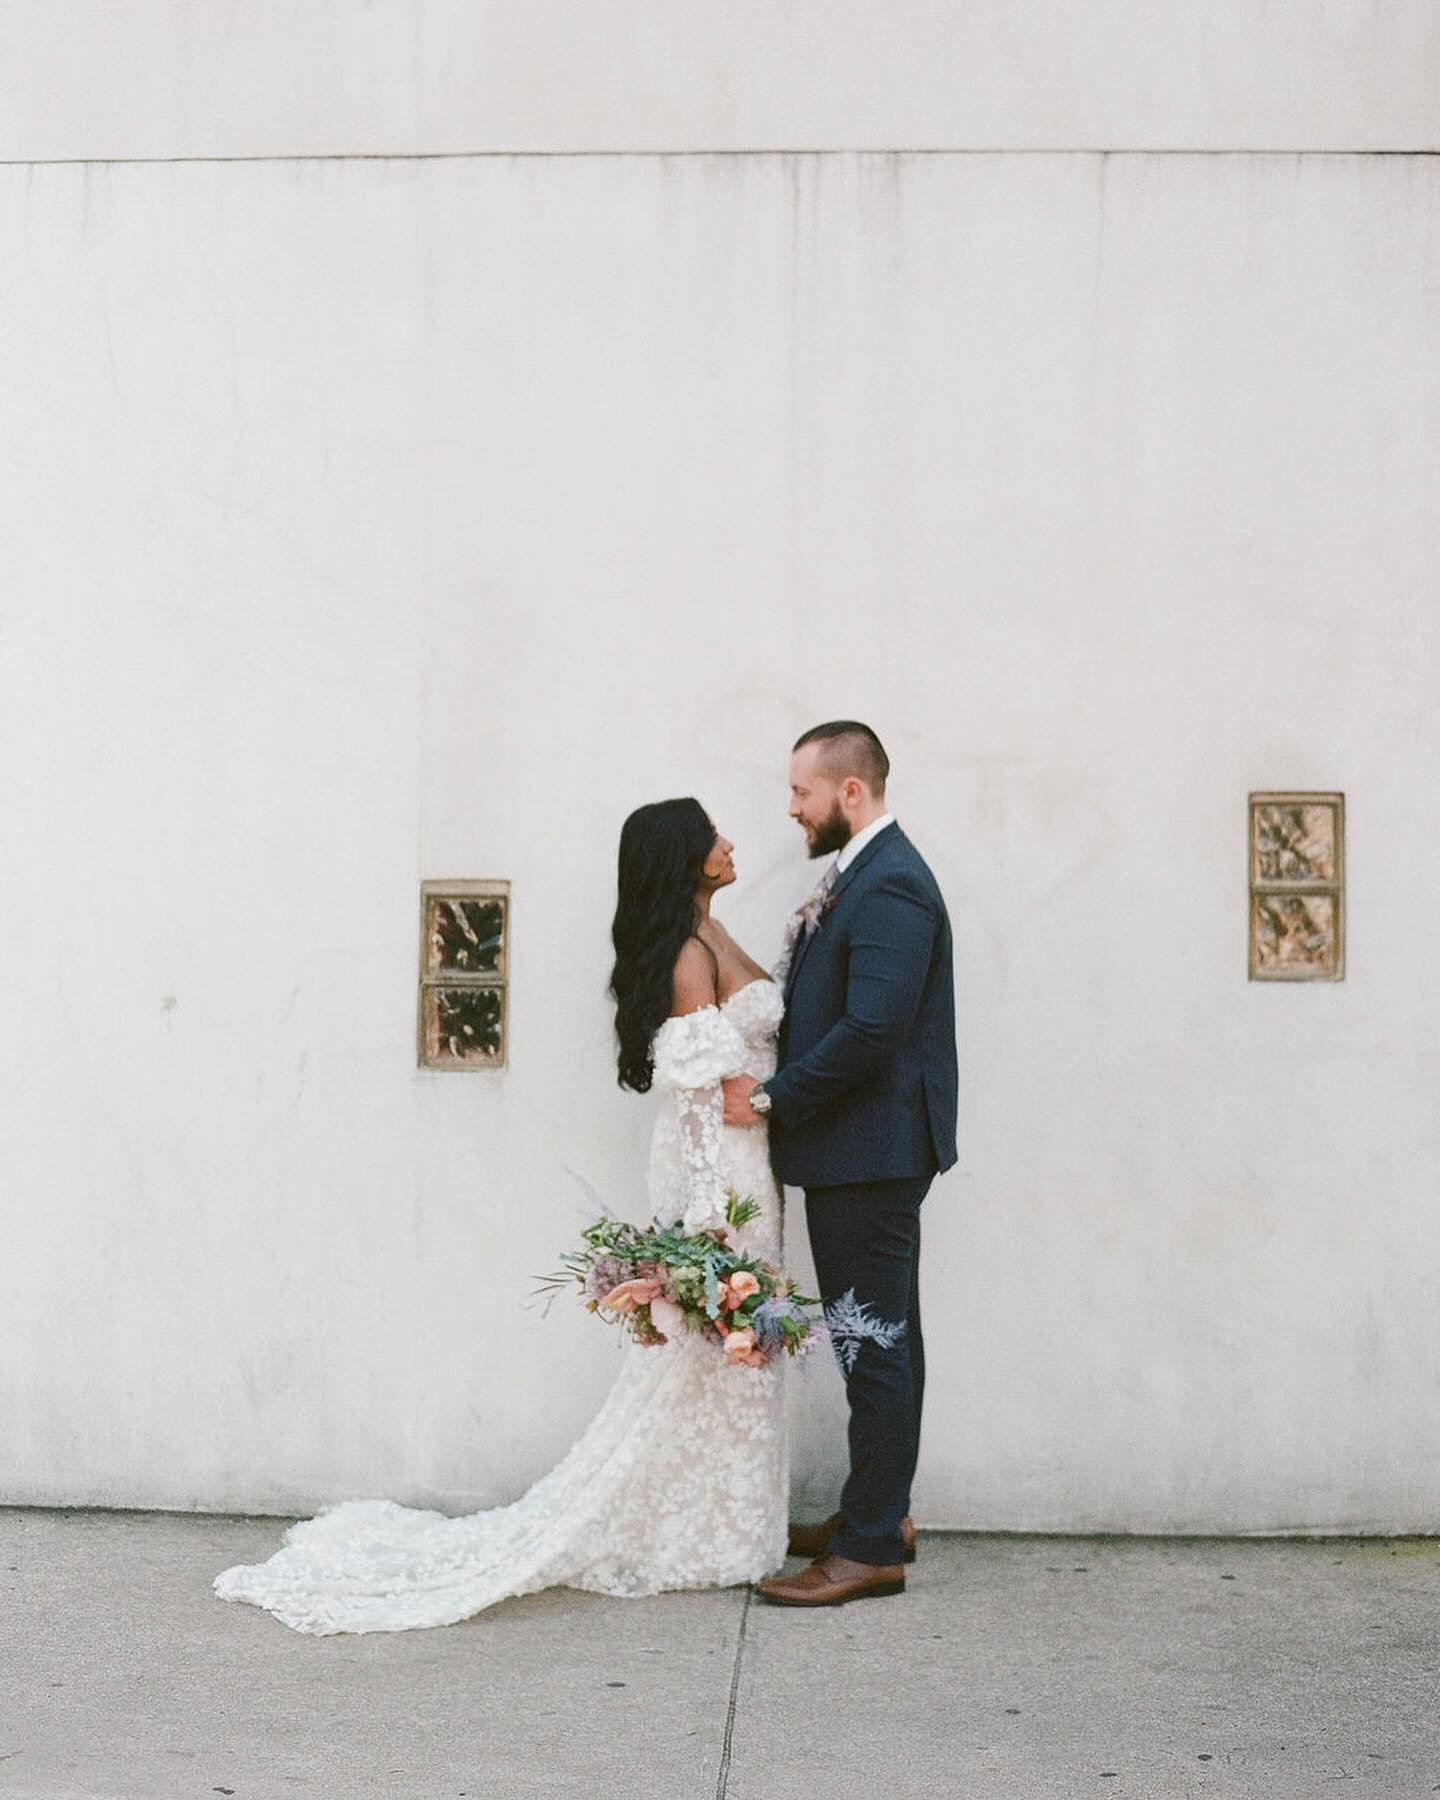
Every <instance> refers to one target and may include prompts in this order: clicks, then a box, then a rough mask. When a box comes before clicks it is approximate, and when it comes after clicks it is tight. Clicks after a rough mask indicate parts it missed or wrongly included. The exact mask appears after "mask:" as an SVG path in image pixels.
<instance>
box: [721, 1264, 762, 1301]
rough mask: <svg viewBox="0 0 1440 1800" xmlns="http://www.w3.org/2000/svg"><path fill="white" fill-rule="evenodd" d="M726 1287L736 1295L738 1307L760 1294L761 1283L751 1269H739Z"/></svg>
mask: <svg viewBox="0 0 1440 1800" xmlns="http://www.w3.org/2000/svg"><path fill="white" fill-rule="evenodd" d="M725 1285H726V1287H728V1288H729V1290H730V1292H731V1293H732V1294H734V1296H735V1305H736V1306H740V1305H742V1304H743V1303H744V1302H745V1301H746V1300H748V1299H749V1298H750V1296H751V1295H752V1294H758V1293H759V1292H760V1282H759V1280H758V1279H757V1277H756V1276H754V1275H752V1274H751V1272H750V1270H749V1269H737V1270H736V1271H735V1273H734V1274H733V1275H732V1276H731V1277H730V1279H729V1280H728V1281H727V1282H726V1283H725Z"/></svg>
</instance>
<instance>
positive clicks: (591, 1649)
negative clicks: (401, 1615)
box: [0, 1510, 1440, 1800]
mask: <svg viewBox="0 0 1440 1800" xmlns="http://www.w3.org/2000/svg"><path fill="white" fill-rule="evenodd" d="M280 1530H281V1522H279V1521H276V1520H274V1519H237V1518H215V1517H191V1516H183V1515H173V1514H136V1513H87V1512H81V1513H64V1512H40V1511H21V1510H10V1511H3V1510H0V1582H3V1584H4V1586H3V1590H0V1591H3V1595H4V1608H3V1619H0V1674H3V1687H0V1709H3V1710H0V1800H11V1797H12V1796H13V1797H19V1796H23V1797H24V1800H209V1797H210V1796H213V1795H216V1794H220V1795H233V1796H235V1800H286V1797H289V1796H295V1797H301V1796H304V1795H306V1794H317V1795H318V1794H323V1795H325V1796H326V1797H327V1800H352V1797H354V1800H362V1797H364V1800H368V1797H370V1796H385V1797H386V1800H389V1797H391V1796H394V1797H395V1800H402V1797H403V1800H481V1797H484V1800H511V1797H512V1796H514V1797H516V1800H518V1797H520V1796H527V1797H528V1796H545V1797H546V1800H549V1797H550V1796H564V1795H582V1794H583V1795H595V1794H603V1795H608V1794H632V1793H640V1794H643V1795H645V1796H646V1800H671V1797H674V1800H717V1797H718V1800H782V1797H783V1800H810V1797H811V1796H824V1797H825V1800H921V1797H922V1796H923V1797H924V1800H931V1797H933V1796H952V1795H953V1796H959V1797H963V1800H1030V1797H1031V1796H1035V1797H1036V1800H1039V1797H1041V1796H1044V1797H1045V1800H1050V1797H1051V1796H1054V1797H1055V1800H1070V1797H1071V1796H1077V1795H1079V1796H1084V1795H1092V1794H1093V1795H1099V1796H1107V1795H1108V1796H1112V1797H1113V1796H1124V1795H1130V1796H1137V1795H1141V1796H1163V1797H1166V1800H1168V1797H1170V1796H1174V1797H1176V1800H1180V1797H1183V1796H1190V1795H1216V1796H1239V1795H1245V1796H1259V1795H1264V1796H1283V1797H1284V1800H1291V1797H1293V1800H1317V1797H1323V1796H1326V1795H1330V1794H1355V1795H1395V1796H1407V1797H1408V1796H1419V1795H1425V1794H1434V1793H1440V1726H1437V1705H1436V1702H1437V1680H1436V1677H1437V1668H1440V1544H1437V1543H1436V1542H1435V1541H1433V1540H1428V1539H1427V1540H1423V1541H1415V1540H1403V1541H1396V1542H1386V1541H1371V1540H1365V1541H1359V1540H1353V1539H1347V1540H1340V1541H1335V1540H1330V1541H1324V1542H1310V1543H1298V1542H1288V1541H1287V1542H1277V1541H1255V1540H1247V1541H1238V1542H1237V1541H1224V1542H1222V1541H1210V1540H1152V1539H1128V1538H1105V1539H1093V1538H1092V1539H1081V1538H1020V1537H971V1536H956V1535H944V1536H942V1535H935V1534H926V1535H924V1536H922V1539H921V1545H920V1560H919V1563H918V1565H917V1566H916V1568H915V1569H913V1570H912V1571H911V1579H910V1590H909V1592H908V1593H907V1594H906V1595H905V1596H904V1597H903V1598H899V1599H893V1600H884V1601H870V1602H865V1603H863V1604H856V1605H853V1606H850V1607H846V1608H842V1609H840V1610H838V1611H834V1612H815V1613H807V1612H796V1611H789V1610H781V1609H778V1608H772V1607H766V1606H762V1605H760V1604H755V1603H751V1602H750V1600H749V1598H748V1596H747V1595H746V1594H745V1593H744V1592H742V1591H740V1590H728V1591H725V1592H721V1593H708V1594H677V1595H667V1596H663V1597H661V1598H658V1599H655V1600H635V1601H615V1600H604V1599H600V1598H597V1597H595V1596H593V1595H588V1594H578V1593H570V1592H565V1591H556V1592H550V1593H546V1594H539V1595H535V1596H533V1597H531V1598H529V1599H525V1600H515V1601H509V1602H507V1603H506V1604H504V1605H503V1606H499V1607H496V1608H494V1609H493V1610H492V1611H491V1612H488V1613H485V1614H482V1615H481V1616H480V1617H479V1618H477V1619H474V1620H471V1621H469V1622H467V1623H466V1624H463V1625H456V1626H451V1627H448V1628H446V1629H444V1630H439V1631H421V1632H408V1633H403V1634H400V1635H394V1636H392V1635H385V1636H371V1637H333V1638H307V1637H300V1636H297V1635H296V1634H294V1633H292V1632H290V1631H287V1630H286V1629H285V1628H284V1627H283V1626H280V1625H277V1624H276V1623H275V1622H274V1621H273V1620H272V1619H270V1618H269V1617H268V1616H267V1615H266V1614H264V1613H260V1612H256V1611H254V1610H252V1609H251V1608H249V1607H240V1606H230V1605H225V1604H223V1603H222V1602H220V1601H218V1600H216V1599H214V1598H213V1596H212V1595H211V1593H210V1589H209V1583H210V1578H211V1576H212V1575H213V1574H214V1573H215V1571H216V1570H218V1569H221V1568H224V1567H225V1566H226V1565H227V1564H229V1563H234V1562H245V1561H254V1560H256V1559H258V1558H260V1557H263V1556H264V1555H266V1554H268V1552H269V1551H270V1550H271V1549H273V1548H274V1546H275V1544H276V1543H277V1541H278V1538H279V1534H280Z"/></svg>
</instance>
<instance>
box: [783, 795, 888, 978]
mask: <svg viewBox="0 0 1440 1800" xmlns="http://www.w3.org/2000/svg"><path fill="white" fill-rule="evenodd" d="M899 830H900V827H899V826H898V825H887V826H886V827H885V829H884V830H883V831H882V832H881V833H880V835H879V836H878V837H873V838H871V840H870V842H869V843H868V844H867V845H866V846H865V848H864V849H863V850H862V851H861V852H860V854H859V855H858V856H857V857H856V858H855V860H854V862H852V863H851V865H850V867H849V868H848V869H847V870H846V871H845V873H844V874H843V875H837V876H836V878H835V885H834V886H833V887H832V888H831V890H830V892H829V894H828V895H827V896H826V901H825V910H826V912H827V913H828V912H829V911H830V910H831V908H832V907H833V906H834V905H835V903H836V901H837V900H838V899H839V898H840V896H841V895H842V894H843V893H844V892H845V890H846V888H848V887H849V886H850V884H851V882H853V881H854V879H855V877H856V876H857V875H858V874H859V873H860V871H861V870H862V869H864V868H865V867H866V866H867V865H868V864H869V863H871V862H872V861H873V860H874V858H875V855H876V852H877V851H878V850H879V849H880V848H881V846H882V845H883V844H884V843H885V842H886V840H887V839H889V838H893V837H894V836H895V835H896V834H897V833H898V832H899ZM824 929H825V920H824V917H823V916H822V918H821V921H820V925H819V928H818V929H817V930H815V931H812V932H810V933H809V934H808V935H807V934H806V933H805V932H803V931H802V932H801V934H800V941H799V943H797V944H796V946H795V954H794V956H792V957H791V959H790V973H789V975H788V976H787V977H786V981H785V998H786V1000H789V998H790V994H791V990H792V989H793V988H794V986H795V980H796V977H797V976H798V975H799V973H800V965H801V963H802V962H804V960H805V952H806V951H807V950H808V949H809V948H810V943H811V940H812V939H813V938H817V937H819V935H820V933H821V932H822V931H823V930H824Z"/></svg>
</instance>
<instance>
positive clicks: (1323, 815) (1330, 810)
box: [1250, 794, 1345, 981]
mask: <svg viewBox="0 0 1440 1800" xmlns="http://www.w3.org/2000/svg"><path fill="white" fill-rule="evenodd" d="M1344 884H1345V796H1344V795H1343V794H1252V795H1251V796H1250V979H1251V980H1252V981H1339V980H1341V979H1342V978H1343V976H1344V974H1345V885H1344Z"/></svg>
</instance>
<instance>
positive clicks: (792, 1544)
mask: <svg viewBox="0 0 1440 1800" xmlns="http://www.w3.org/2000/svg"><path fill="white" fill-rule="evenodd" d="M839 1529H840V1515H839V1513H831V1515H830V1517H829V1518H828V1519H822V1520H821V1522H820V1523H819V1524H818V1525H792V1526H791V1527H790V1541H789V1543H788V1544H787V1546H786V1550H785V1554H786V1555H787V1556H824V1554H825V1553H826V1551H827V1550H828V1549H829V1548H830V1541H831V1539H832V1538H833V1537H834V1536H835V1533H836V1532H837V1531H838V1530H839ZM900 1536H901V1538H902V1539H903V1540H904V1544H905V1560H906V1562H907V1563H913V1562H914V1560H915V1522H914V1520H913V1519H912V1518H911V1517H910V1515H909V1513H906V1515H905V1517H904V1518H903V1519H902V1520H901V1521H900Z"/></svg>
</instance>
